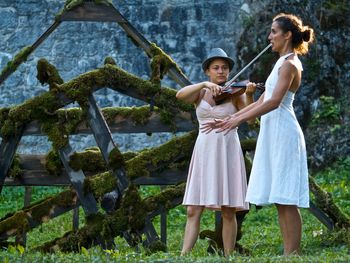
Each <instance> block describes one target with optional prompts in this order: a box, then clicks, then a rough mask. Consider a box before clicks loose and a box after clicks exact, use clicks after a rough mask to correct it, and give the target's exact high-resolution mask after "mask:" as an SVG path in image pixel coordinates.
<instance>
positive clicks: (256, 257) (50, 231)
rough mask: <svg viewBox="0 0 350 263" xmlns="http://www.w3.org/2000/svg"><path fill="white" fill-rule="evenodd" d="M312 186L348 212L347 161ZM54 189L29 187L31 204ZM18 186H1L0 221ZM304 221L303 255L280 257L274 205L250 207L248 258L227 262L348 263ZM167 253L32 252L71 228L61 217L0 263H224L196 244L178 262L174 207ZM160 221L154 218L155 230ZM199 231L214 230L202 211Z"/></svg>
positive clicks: (19, 200) (181, 213) (348, 257)
mask: <svg viewBox="0 0 350 263" xmlns="http://www.w3.org/2000/svg"><path fill="white" fill-rule="evenodd" d="M315 177H316V179H317V182H318V183H319V184H320V185H321V186H322V187H323V188H324V189H326V190H327V191H329V192H330V193H332V195H333V198H334V199H335V200H336V202H337V204H339V205H340V206H341V207H342V210H343V211H344V212H349V209H350V192H349V183H348V182H349V179H350V158H347V159H345V160H342V161H339V162H337V163H336V164H335V165H334V166H333V167H330V168H328V169H325V170H324V171H322V172H319V173H318V174H316V175H315ZM62 190H63V188H59V187H34V188H33V191H32V195H33V201H36V200H39V199H42V198H44V197H46V196H48V195H53V194H56V193H58V192H60V191H62ZM159 191H160V188H159V187H156V186H153V187H142V188H141V194H142V196H148V195H152V194H155V193H157V192H159ZM23 196H24V188H23V187H5V188H4V189H3V191H2V193H1V195H0V204H1V206H0V217H3V216H4V215H5V214H7V213H8V212H13V211H16V210H18V209H20V208H21V207H22V204H23ZM301 213H302V217H303V222H304V224H303V239H302V253H303V254H302V256H291V257H283V256H281V254H282V251H283V247H282V240H281V236H280V232H279V226H278V221H277V212H276V209H275V208H274V207H273V206H270V207H265V208H263V209H260V210H256V209H255V208H254V207H252V209H251V211H250V212H249V214H248V215H247V216H246V220H245V221H244V224H243V237H242V239H241V240H240V241H239V243H240V244H241V245H243V246H244V247H245V248H247V249H249V251H250V253H251V254H250V255H249V256H243V255H239V254H235V255H234V256H232V257H230V258H229V261H231V262H350V244H346V243H344V242H338V239H337V233H334V232H330V231H328V230H327V229H326V228H325V227H324V226H323V225H322V224H321V223H320V222H319V221H318V220H317V219H316V218H315V217H314V216H313V215H311V214H310V213H309V212H308V210H307V209H303V210H302V211H301ZM80 215H81V216H80V225H83V224H84V218H83V216H84V214H83V211H82V209H80ZM167 219H168V220H167V221H168V225H167V227H168V228H167V233H168V240H167V245H168V252H166V253H164V252H160V253H155V254H152V255H148V254H147V253H146V251H144V250H143V248H142V247H140V249H139V251H138V252H136V251H135V250H134V249H131V248H130V247H129V246H128V245H127V243H126V242H125V241H124V240H123V239H122V238H116V239H115V242H116V248H115V249H111V250H103V249H101V248H100V247H94V248H91V249H88V250H87V249H85V248H82V250H81V252H80V253H68V254H63V253H55V254H40V253H37V252H33V251H31V249H32V248H33V247H35V246H37V245H40V244H43V243H44V242H46V241H49V240H52V239H53V238H56V237H59V236H61V235H63V234H64V233H65V232H66V231H69V230H70V229H71V228H72V213H71V212H70V213H66V214H65V215H62V216H60V217H59V218H56V219H54V220H50V221H49V222H47V223H45V224H43V225H42V226H40V227H38V228H36V229H34V230H33V231H32V232H30V233H29V234H28V235H27V247H26V248H25V249H23V248H22V247H10V248H8V249H3V250H1V251H0V262H227V259H225V258H223V257H220V256H218V255H209V254H208V253H207V252H206V249H207V246H208V242H207V240H198V241H197V243H196V246H195V248H194V249H193V251H192V252H191V253H190V254H189V255H188V256H186V257H180V256H179V254H180V250H181V245H182V238H183V231H184V227H185V223H186V215H185V209H184V208H183V207H182V206H179V207H177V208H175V209H172V210H171V211H170V212H169V214H168V218H167ZM159 222H160V219H159V217H157V218H155V219H154V225H155V226H156V229H157V231H159V228H160V226H159V225H160V223H159ZM201 225H202V230H204V229H213V228H214V213H213V212H211V211H205V213H204V215H203V217H202V222H201Z"/></svg>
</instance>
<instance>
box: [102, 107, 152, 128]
mask: <svg viewBox="0 0 350 263" xmlns="http://www.w3.org/2000/svg"><path fill="white" fill-rule="evenodd" d="M155 111H158V109H155ZM102 113H103V116H104V117H105V119H106V121H107V123H112V122H113V121H114V120H115V118H117V117H123V118H129V117H130V118H131V120H132V121H133V122H134V123H135V124H141V125H144V124H146V123H147V122H148V121H149V117H150V116H151V111H150V107H149V106H141V107H118V108H117V107H107V108H104V109H102Z"/></svg>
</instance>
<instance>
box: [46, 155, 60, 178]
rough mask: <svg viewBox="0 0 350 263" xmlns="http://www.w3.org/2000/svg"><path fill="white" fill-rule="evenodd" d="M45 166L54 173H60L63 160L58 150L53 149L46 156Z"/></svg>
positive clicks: (50, 172)
mask: <svg viewBox="0 0 350 263" xmlns="http://www.w3.org/2000/svg"><path fill="white" fill-rule="evenodd" d="M45 168H46V170H47V171H48V172H49V174H52V175H56V176H57V175H60V174H61V172H62V162H61V159H60V156H59V154H58V152H57V150H51V151H50V152H49V153H48V154H47V155H46V157H45Z"/></svg>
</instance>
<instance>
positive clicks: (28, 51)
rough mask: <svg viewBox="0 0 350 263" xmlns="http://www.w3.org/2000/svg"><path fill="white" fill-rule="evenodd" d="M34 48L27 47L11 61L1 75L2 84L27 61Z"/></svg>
mask: <svg viewBox="0 0 350 263" xmlns="http://www.w3.org/2000/svg"><path fill="white" fill-rule="evenodd" d="M32 51H33V48H32V46H26V47H24V48H22V49H21V50H20V51H19V52H18V53H17V54H16V55H15V57H14V58H13V59H12V60H10V61H9V62H8V63H7V65H6V66H5V68H4V69H3V70H2V71H1V73H0V83H1V82H2V81H3V80H4V79H6V77H7V76H9V75H10V74H11V73H13V72H15V71H16V69H17V68H18V66H19V65H20V64H21V63H23V62H24V61H26V60H27V58H28V56H29V55H30V54H31V53H32Z"/></svg>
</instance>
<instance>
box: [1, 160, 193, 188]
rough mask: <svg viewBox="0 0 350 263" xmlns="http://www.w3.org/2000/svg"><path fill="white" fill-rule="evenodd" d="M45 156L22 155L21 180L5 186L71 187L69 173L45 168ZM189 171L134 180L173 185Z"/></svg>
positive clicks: (152, 174) (166, 172)
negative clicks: (58, 172)
mask: <svg viewBox="0 0 350 263" xmlns="http://www.w3.org/2000/svg"><path fill="white" fill-rule="evenodd" d="M45 158H46V156H45V155H29V154H28V155H27V154H20V155H19V161H20V164H21V168H22V172H23V173H22V176H21V178H9V177H6V178H5V182H4V186H69V185H71V183H70V180H69V177H68V174H67V172H66V171H65V170H64V169H63V170H62V172H61V174H60V175H58V176H56V175H50V174H49V173H48V172H47V170H46V168H45V162H46V160H45ZM187 169H188V168H184V169H183V170H176V169H166V170H165V171H162V172H157V171H154V172H151V174H150V176H144V177H138V178H136V179H135V180H133V183H134V184H137V185H173V184H177V183H179V182H184V181H185V180H186V178H187Z"/></svg>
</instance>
